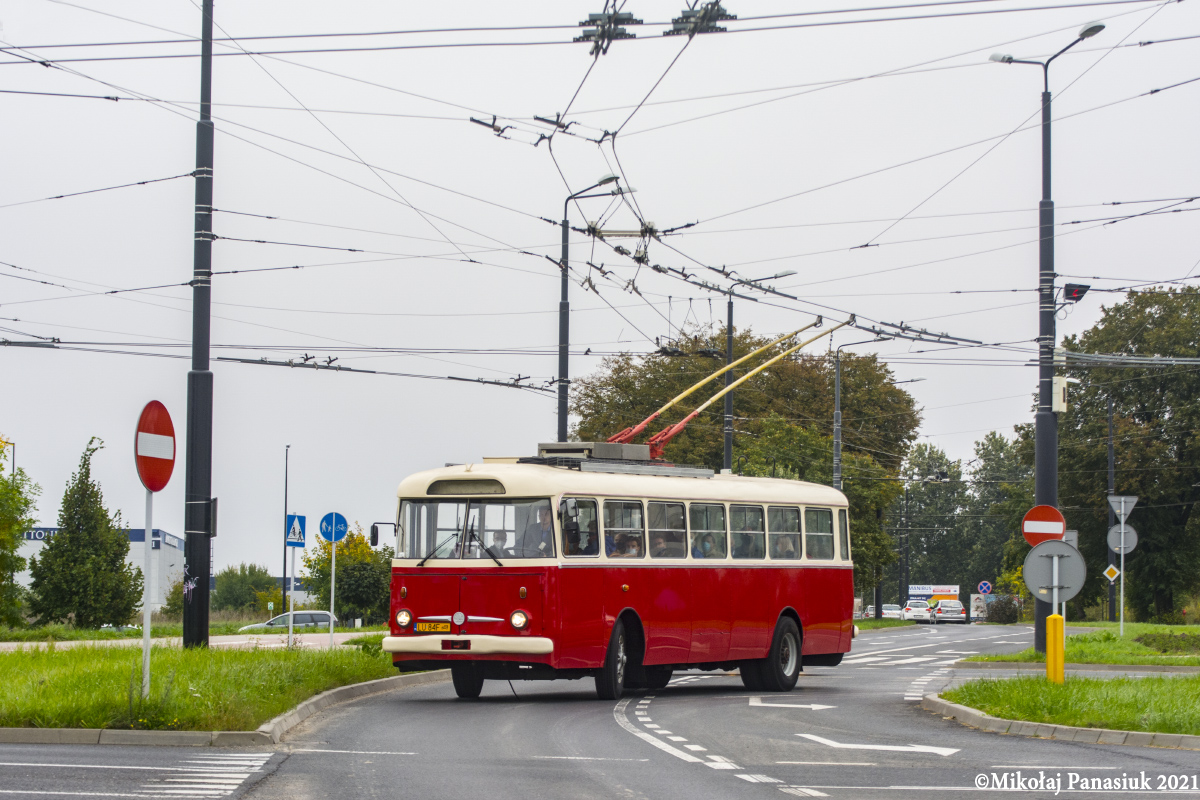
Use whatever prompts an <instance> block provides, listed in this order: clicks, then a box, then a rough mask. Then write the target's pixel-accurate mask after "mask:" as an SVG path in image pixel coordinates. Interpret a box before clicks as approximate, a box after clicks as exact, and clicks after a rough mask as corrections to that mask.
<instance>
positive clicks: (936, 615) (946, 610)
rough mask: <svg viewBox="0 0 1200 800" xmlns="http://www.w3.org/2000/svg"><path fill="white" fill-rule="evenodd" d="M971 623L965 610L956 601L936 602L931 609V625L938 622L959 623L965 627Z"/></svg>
mask: <svg viewBox="0 0 1200 800" xmlns="http://www.w3.org/2000/svg"><path fill="white" fill-rule="evenodd" d="M970 621H971V619H970V618H969V617H968V616H967V609H965V608H963V604H962V603H960V602H959V601H957V600H938V604H937V605H936V606H935V607H934V609H933V624H935V625H936V624H937V623H939V622H961V623H962V624H964V625H966V624H968V623H969V622H970Z"/></svg>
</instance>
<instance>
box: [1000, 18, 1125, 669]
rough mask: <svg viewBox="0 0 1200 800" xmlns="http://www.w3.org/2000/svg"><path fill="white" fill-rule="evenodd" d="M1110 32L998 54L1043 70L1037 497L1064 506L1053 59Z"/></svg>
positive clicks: (1036, 638)
mask: <svg viewBox="0 0 1200 800" xmlns="http://www.w3.org/2000/svg"><path fill="white" fill-rule="evenodd" d="M1102 30H1104V24H1103V23H1100V22H1092V23H1089V24H1087V25H1084V26H1083V27H1082V28H1080V29H1079V35H1078V36H1077V37H1076V39H1075V41H1073V42H1071V43H1070V44H1069V45H1067V46H1066V47H1064V48H1063V49H1062V50H1059V51H1058V52H1057V53H1055V54H1054V55H1052V56H1050V58H1048V59H1046V60H1045V61H1025V60H1022V59H1017V58H1013V57H1012V56H1011V55H1008V54H1006V53H993V54H992V56H991V60H992V61H996V62H999V63H1001V64H1036V65H1038V66H1039V67H1041V68H1042V83H1043V88H1042V201H1041V203H1039V204H1038V215H1039V221H1038V227H1039V235H1038V239H1039V241H1040V247H1039V249H1038V410H1037V416H1036V417H1034V448H1033V451H1034V500H1035V502H1036V503H1037V504H1038V505H1048V506H1054V507H1056V508H1057V507H1058V416H1057V415H1056V414H1055V413H1054V411H1053V410H1051V398H1052V397H1053V395H1054V389H1053V383H1054V343H1055V341H1056V338H1057V337H1056V333H1055V330H1054V327H1055V326H1054V313H1055V307H1054V201H1053V200H1051V199H1050V100H1051V98H1050V63H1051V62H1052V61H1054V59H1056V58H1058V57H1059V56H1061V55H1062V54H1063V53H1065V52H1067V51H1068V50H1070V49H1071V48H1072V47H1074V46H1075V45H1077V44H1079V43H1080V42H1082V41H1083V40H1084V39H1090V38H1092V37H1093V36H1095V35H1096V34H1097V33H1099V32H1100V31H1102ZM1035 604H1036V605H1035V608H1036V611H1035V614H1034V634H1033V646H1034V648H1035V649H1036V650H1037V651H1038V652H1039V653H1044V652H1046V617H1048V616H1049V615H1050V604H1049V603H1046V602H1043V601H1041V600H1035Z"/></svg>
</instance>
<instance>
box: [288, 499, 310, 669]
mask: <svg viewBox="0 0 1200 800" xmlns="http://www.w3.org/2000/svg"><path fill="white" fill-rule="evenodd" d="M304 519H305V518H304V517H302V516H300V515H299V514H288V515H287V518H286V520H285V528H284V533H283V544H284V547H287V548H289V549H291V548H296V547H304ZM295 583H296V551H295V550H294V549H292V585H288V582H287V575H284V576H283V588H284V589H285V590H286V591H287V596H288V599H287V602H286V603H285V604H284V606H283V607H284V608H286V609H287V612H288V649H289V650H290V649H291V648H292V629H293V628H294V627H295V624H294V623H295V621H296V597H295V595H294V594H293V593H292V589H293V587H294V584H295Z"/></svg>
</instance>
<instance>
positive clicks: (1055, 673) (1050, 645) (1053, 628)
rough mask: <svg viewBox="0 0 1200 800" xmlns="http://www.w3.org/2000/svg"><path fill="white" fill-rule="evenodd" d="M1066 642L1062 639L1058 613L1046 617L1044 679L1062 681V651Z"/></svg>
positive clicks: (1060, 620)
mask: <svg viewBox="0 0 1200 800" xmlns="http://www.w3.org/2000/svg"><path fill="white" fill-rule="evenodd" d="M1065 646H1066V642H1065V641H1064V639H1063V618H1062V616H1061V615H1059V614H1051V615H1050V616H1048V617H1046V680H1048V681H1054V682H1055V683H1062V682H1063V666H1064V664H1063V662H1064V661H1065V660H1066V656H1065V654H1064V653H1063V651H1064V649H1065Z"/></svg>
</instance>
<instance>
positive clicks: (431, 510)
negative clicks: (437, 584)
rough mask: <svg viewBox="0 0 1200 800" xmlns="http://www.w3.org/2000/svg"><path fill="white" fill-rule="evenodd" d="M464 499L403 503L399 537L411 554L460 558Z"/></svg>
mask: <svg viewBox="0 0 1200 800" xmlns="http://www.w3.org/2000/svg"><path fill="white" fill-rule="evenodd" d="M466 513H467V503H466V501H465V500H405V501H404V503H403V504H402V505H401V507H400V541H401V542H402V553H403V555H404V556H406V557H408V558H425V557H427V556H428V557H429V558H458V553H459V548H460V546H461V542H460V541H459V540H460V539H461V538H462V530H463V521H464V517H465V516H466Z"/></svg>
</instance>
